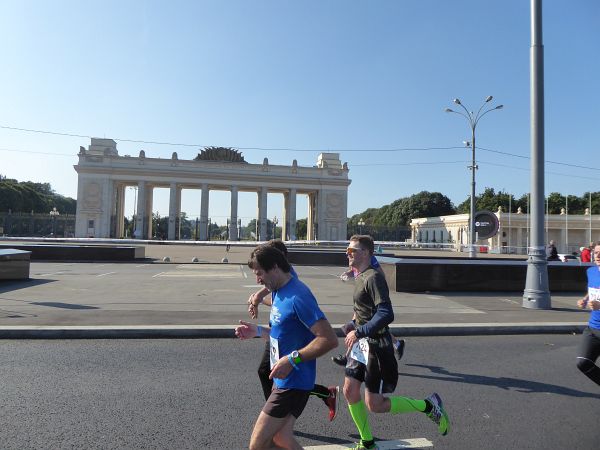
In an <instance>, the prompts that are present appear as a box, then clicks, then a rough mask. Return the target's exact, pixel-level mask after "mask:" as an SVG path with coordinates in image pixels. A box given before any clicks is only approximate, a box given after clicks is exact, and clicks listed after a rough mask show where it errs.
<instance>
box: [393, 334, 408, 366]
mask: <svg viewBox="0 0 600 450" xmlns="http://www.w3.org/2000/svg"><path fill="white" fill-rule="evenodd" d="M405 345H406V342H404V339H398V340H397V341H396V345H394V348H395V349H396V356H397V357H398V361H400V360H401V359H402V357H403V356H404V346H405Z"/></svg>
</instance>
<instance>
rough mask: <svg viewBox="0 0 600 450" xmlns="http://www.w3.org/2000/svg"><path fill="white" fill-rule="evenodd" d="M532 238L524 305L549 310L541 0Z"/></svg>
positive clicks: (535, 56) (534, 7)
mask: <svg viewBox="0 0 600 450" xmlns="http://www.w3.org/2000/svg"><path fill="white" fill-rule="evenodd" d="M530 60H531V94H530V95H531V203H530V205H531V218H532V223H531V240H530V244H529V248H528V253H527V254H528V259H527V278H526V281H525V290H524V292H523V307H524V308H531V309H551V308H552V302H551V299H550V290H549V288H548V262H547V261H546V251H545V243H544V46H543V43H542V0H531V52H530Z"/></svg>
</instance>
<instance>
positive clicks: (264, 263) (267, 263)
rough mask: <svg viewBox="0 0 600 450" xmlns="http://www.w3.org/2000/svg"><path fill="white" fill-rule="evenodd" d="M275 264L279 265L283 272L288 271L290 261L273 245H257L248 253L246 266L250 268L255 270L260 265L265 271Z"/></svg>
mask: <svg viewBox="0 0 600 450" xmlns="http://www.w3.org/2000/svg"><path fill="white" fill-rule="evenodd" d="M275 266H277V267H279V268H280V269H281V270H282V271H284V272H285V273H289V271H290V263H289V262H288V260H287V259H286V257H285V255H284V254H283V253H281V251H279V250H277V249H276V248H275V247H274V246H270V245H268V244H263V245H259V246H258V247H256V248H255V249H254V250H252V253H250V260H249V261H248V267H250V268H251V269H253V270H255V269H258V268H259V267H260V268H261V269H263V270H264V271H265V272H269V271H271V270H272V269H273V268H274V267H275Z"/></svg>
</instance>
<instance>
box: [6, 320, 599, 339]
mask: <svg viewBox="0 0 600 450" xmlns="http://www.w3.org/2000/svg"><path fill="white" fill-rule="evenodd" d="M341 326H342V325H341V324H334V325H333V327H334V329H335V330H336V334H337V335H338V337H343V334H342V331H341V330H340V327H341ZM586 326H587V324H586V323H582V322H565V323H560V322H548V323H530V322H528V323H511V324H501V325H499V324H492V323H472V324H406V325H400V326H394V327H391V328H390V329H391V331H392V333H393V334H394V335H396V336H402V337H408V336H415V337H426V336H493V335H509V334H579V333H581V332H582V331H583V329H584V328H585V327H586ZM235 327H236V325H129V326H118V325H104V326H103V325H99V326H97V325H89V326H58V325H57V326H51V325H47V326H44V325H40V326H4V327H0V339H224V338H235V334H234V332H233V330H234V328H235Z"/></svg>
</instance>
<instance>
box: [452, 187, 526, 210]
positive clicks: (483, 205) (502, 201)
mask: <svg viewBox="0 0 600 450" xmlns="http://www.w3.org/2000/svg"><path fill="white" fill-rule="evenodd" d="M524 198H525V206H526V203H527V196H525V197H524ZM498 206H502V211H504V212H508V209H509V206H510V209H511V210H512V211H511V212H516V211H517V208H518V207H519V206H520V203H519V200H518V201H515V198H514V197H513V195H512V194H508V193H506V192H503V191H498V192H497V193H496V191H495V190H494V188H489V187H486V188H485V190H484V191H483V193H482V194H481V195H479V196H477V195H476V196H475V209H476V210H477V211H483V210H487V211H491V212H496V211H498ZM525 206H523V212H525ZM456 210H457V212H458V213H460V214H468V213H469V212H470V211H471V198H470V197H468V198H467V199H466V200H465V201H464V202H462V203H461V204H460V205H458V208H456Z"/></svg>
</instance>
